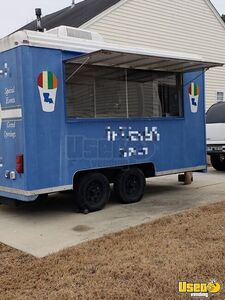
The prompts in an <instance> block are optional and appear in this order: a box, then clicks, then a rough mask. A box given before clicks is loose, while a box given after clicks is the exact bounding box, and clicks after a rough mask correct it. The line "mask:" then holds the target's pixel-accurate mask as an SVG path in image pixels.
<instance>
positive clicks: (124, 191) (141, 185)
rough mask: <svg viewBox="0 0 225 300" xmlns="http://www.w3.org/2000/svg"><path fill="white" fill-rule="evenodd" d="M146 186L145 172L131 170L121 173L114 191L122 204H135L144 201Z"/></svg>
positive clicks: (136, 169) (135, 169)
mask: <svg viewBox="0 0 225 300" xmlns="http://www.w3.org/2000/svg"><path fill="white" fill-rule="evenodd" d="M145 184H146V181H145V176H144V174H143V172H142V171H141V170H140V169H138V168H130V169H127V170H123V171H121V172H120V173H119V175H118V176H117V178H116V180H115V183H114V191H115V193H116V195H117V197H118V198H119V201H120V202H121V203H124V204H130V203H135V202H138V201H140V200H141V199H142V197H143V195H144V190H145Z"/></svg>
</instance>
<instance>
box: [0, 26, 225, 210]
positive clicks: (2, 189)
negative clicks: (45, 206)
mask: <svg viewBox="0 0 225 300" xmlns="http://www.w3.org/2000/svg"><path fill="white" fill-rule="evenodd" d="M215 66H221V64H220V63H214V62H207V61H204V60H203V59H202V58H201V57H199V56H196V55H190V54H181V53H176V52H174V53H170V52H161V51H154V50H151V49H139V48H130V47H129V48H128V47H123V46H117V45H113V44H108V43H105V42H104V41H103V40H102V38H101V36H100V35H98V34H97V33H93V32H88V31H84V30H79V29H75V28H70V27H65V26H60V27H58V28H55V29H52V30H49V31H47V32H33V31H21V32H17V33H15V34H12V35H10V36H9V37H6V38H4V39H2V40H1V41H0V145H1V146H0V196H1V199H2V200H4V199H8V200H9V201H10V200H11V199H16V200H21V201H34V200H36V199H37V198H38V197H39V195H42V194H49V193H55V192H58V191H66V190H74V191H75V199H76V201H77V203H78V205H79V207H80V208H81V209H87V210H89V211H96V210H99V209H101V208H103V207H104V205H105V204H106V202H107V201H108V199H109V195H110V185H109V184H110V183H114V190H115V192H116V194H117V196H118V199H119V200H120V201H121V202H122V203H133V202H137V201H139V200H140V199H141V198H142V196H143V193H144V187H145V178H149V177H154V176H161V175H166V174H175V173H180V172H188V171H201V170H205V169H206V147H205V140H206V137H205V105H204V97H205V91H204V90H205V86H204V74H205V70H206V69H207V68H210V67H215ZM0 201H1V200H0Z"/></svg>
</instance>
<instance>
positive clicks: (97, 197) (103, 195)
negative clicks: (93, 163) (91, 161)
mask: <svg viewBox="0 0 225 300" xmlns="http://www.w3.org/2000/svg"><path fill="white" fill-rule="evenodd" d="M75 196H76V202H77V205H78V208H79V209H80V210H83V211H89V212H93V211H98V210H101V209H103V207H104V206H105V204H106V203H107V202H108V200H109V196H110V186H109V181H108V179H107V178H106V177H105V176H104V175H102V174H100V173H93V174H91V173H90V174H86V175H84V176H82V177H81V178H80V180H78V182H77V186H75Z"/></svg>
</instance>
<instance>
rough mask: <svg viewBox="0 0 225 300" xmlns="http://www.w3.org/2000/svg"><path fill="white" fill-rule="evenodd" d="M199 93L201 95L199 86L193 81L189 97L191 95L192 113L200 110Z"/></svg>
mask: <svg viewBox="0 0 225 300" xmlns="http://www.w3.org/2000/svg"><path fill="white" fill-rule="evenodd" d="M199 95H200V88H199V86H198V85H197V84H196V83H194V82H192V83H191V84H190V86H189V97H190V105H191V112H192V113H197V112H198V102H199Z"/></svg>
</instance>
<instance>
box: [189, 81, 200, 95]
mask: <svg viewBox="0 0 225 300" xmlns="http://www.w3.org/2000/svg"><path fill="white" fill-rule="evenodd" d="M189 94H190V95H192V96H194V97H196V96H199V95H200V88H199V86H198V85H197V84H196V83H194V82H192V83H191V84H190V86H189Z"/></svg>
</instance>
